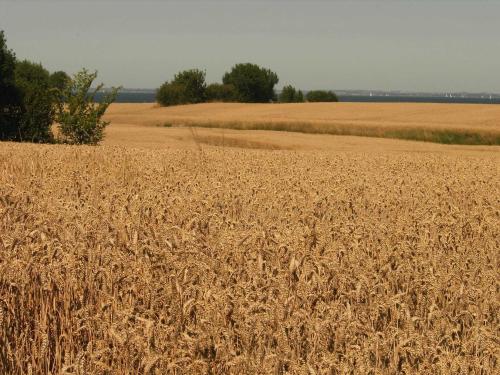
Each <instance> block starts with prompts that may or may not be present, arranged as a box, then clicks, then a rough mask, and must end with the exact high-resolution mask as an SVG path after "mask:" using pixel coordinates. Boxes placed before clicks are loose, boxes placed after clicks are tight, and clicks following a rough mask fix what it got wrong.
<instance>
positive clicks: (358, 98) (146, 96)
mask: <svg viewBox="0 0 500 375" xmlns="http://www.w3.org/2000/svg"><path fill="white" fill-rule="evenodd" d="M100 97H101V95H97V96H96V99H97V100H99V99H100ZM338 98H339V101H340V102H347V103H349V102H353V103H443V104H500V96H499V95H495V96H492V97H491V99H490V97H489V96H488V95H484V96H483V97H480V96H476V95H474V96H472V95H471V96H458V95H457V96H452V97H447V96H444V95H437V94H435V95H410V94H401V95H394V94H373V95H371V96H370V95H369V94H365V95H355V94H348V95H346V94H342V93H339V94H338ZM155 101H156V99H155V91H153V90H151V91H149V90H137V91H122V92H120V93H119V94H118V97H117V99H116V102H117V103H153V102H155Z"/></svg>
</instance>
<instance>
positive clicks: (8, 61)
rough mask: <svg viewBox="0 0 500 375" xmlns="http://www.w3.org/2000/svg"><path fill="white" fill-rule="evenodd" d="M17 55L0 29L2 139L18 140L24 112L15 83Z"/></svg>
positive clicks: (0, 124)
mask: <svg viewBox="0 0 500 375" xmlns="http://www.w3.org/2000/svg"><path fill="white" fill-rule="evenodd" d="M15 67H16V56H15V54H14V52H12V51H11V50H9V49H8V48H7V41H6V40H5V36H4V32H3V31H0V140H17V139H18V136H19V122H20V118H21V115H22V112H23V107H22V97H21V92H20V90H19V89H18V88H17V87H16V84H15Z"/></svg>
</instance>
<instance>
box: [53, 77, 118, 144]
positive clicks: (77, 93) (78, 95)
mask: <svg viewBox="0 0 500 375" xmlns="http://www.w3.org/2000/svg"><path fill="white" fill-rule="evenodd" d="M96 78H97V72H94V73H89V72H88V71H87V70H86V69H83V70H82V71H80V72H79V73H77V74H75V75H74V77H73V79H72V80H71V82H70V84H69V85H67V87H66V89H65V90H64V93H63V95H64V98H65V100H66V101H65V102H59V103H58V106H57V122H58V123H59V130H60V133H61V135H62V139H60V140H61V141H62V142H65V143H70V144H91V145H95V144H98V143H99V142H100V141H101V140H102V139H103V137H104V129H105V128H106V126H107V125H109V122H108V121H103V120H102V116H103V115H104V113H105V112H106V109H107V108H108V107H109V105H110V104H111V103H113V102H114V101H115V99H116V96H117V94H118V90H119V88H112V89H111V91H110V92H108V93H106V94H104V95H103V99H102V100H101V102H99V103H96V102H95V100H94V98H95V95H96V94H97V93H98V92H99V91H101V90H102V88H103V87H104V85H103V84H100V85H98V86H97V88H96V89H94V90H93V91H92V92H90V91H89V90H90V87H91V85H92V82H93V81H94V80H95V79H96Z"/></svg>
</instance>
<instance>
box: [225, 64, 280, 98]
mask: <svg viewBox="0 0 500 375" xmlns="http://www.w3.org/2000/svg"><path fill="white" fill-rule="evenodd" d="M222 82H223V83H224V84H226V85H233V86H234V87H235V88H236V92H237V94H238V99H239V101H241V102H248V103H269V102H271V101H273V100H276V93H275V91H274V86H275V85H276V84H277V83H278V82H279V79H278V75H277V74H276V73H274V72H272V71H271V70H270V69H266V68H262V67H260V66H258V65H256V64H251V63H245V64H236V65H235V66H233V68H232V69H231V71H229V72H226V73H225V74H224V76H223V77H222Z"/></svg>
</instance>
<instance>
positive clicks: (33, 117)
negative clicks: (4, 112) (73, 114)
mask: <svg viewBox="0 0 500 375" xmlns="http://www.w3.org/2000/svg"><path fill="white" fill-rule="evenodd" d="M49 77H50V75H49V72H48V71H47V70H46V69H45V68H44V67H43V66H42V65H41V64H36V63H32V62H30V61H27V60H24V61H20V62H17V63H16V69H15V82H16V86H17V88H18V89H19V90H20V93H21V98H22V106H23V113H22V115H21V118H20V123H19V128H18V140H20V141H28V142H50V141H51V140H52V131H51V125H52V123H53V122H54V116H55V111H54V104H55V103H54V101H55V96H54V93H53V91H52V90H51V87H50V81H49Z"/></svg>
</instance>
